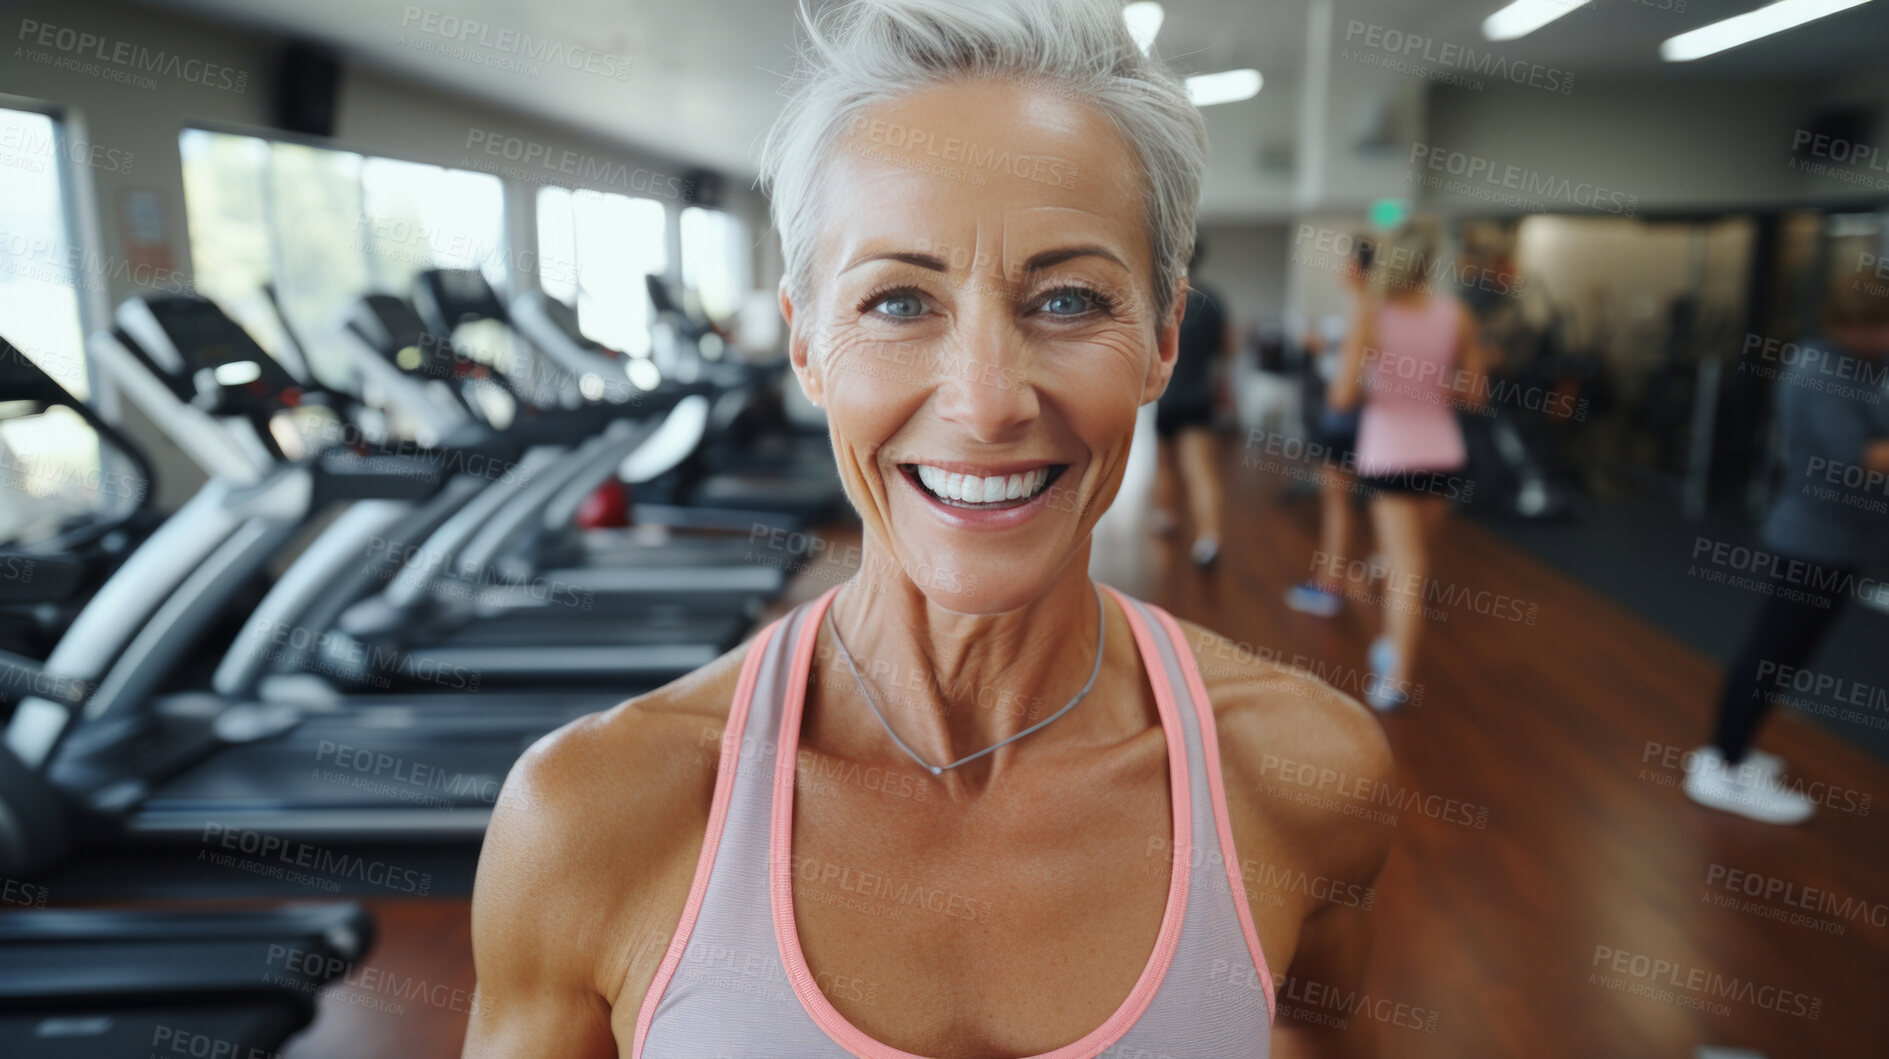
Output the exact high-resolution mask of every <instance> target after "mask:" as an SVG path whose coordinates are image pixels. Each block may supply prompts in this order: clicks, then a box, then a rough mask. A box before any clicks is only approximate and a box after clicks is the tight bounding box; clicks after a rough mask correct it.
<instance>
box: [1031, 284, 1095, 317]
mask: <svg viewBox="0 0 1889 1059" xmlns="http://www.w3.org/2000/svg"><path fill="white" fill-rule="evenodd" d="M1093 308H1095V295H1093V294H1090V293H1089V292H1088V291H1085V290H1077V289H1076V288H1074V287H1071V288H1069V289H1067V290H1059V291H1054V292H1052V293H1051V294H1050V295H1049V296H1048V297H1046V298H1044V299H1043V302H1042V309H1043V311H1044V312H1047V313H1049V314H1050V315H1051V316H1081V315H1082V314H1083V313H1086V312H1088V311H1089V310H1091V309H1093Z"/></svg>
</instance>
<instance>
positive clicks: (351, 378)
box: [0, 270, 841, 1056]
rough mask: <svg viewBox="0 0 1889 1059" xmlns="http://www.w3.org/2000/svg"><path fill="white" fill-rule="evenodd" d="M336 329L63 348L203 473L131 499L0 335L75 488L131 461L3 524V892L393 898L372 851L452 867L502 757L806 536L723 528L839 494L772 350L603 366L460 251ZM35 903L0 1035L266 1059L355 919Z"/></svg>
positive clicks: (752, 617) (108, 442) (813, 514)
mask: <svg viewBox="0 0 1889 1059" xmlns="http://www.w3.org/2000/svg"><path fill="white" fill-rule="evenodd" d="M651 294H652V297H653V298H654V299H655V301H656V308H657V309H658V311H659V312H660V313H665V314H669V315H671V316H675V317H680V316H681V315H682V314H681V313H680V312H679V310H678V309H677V308H676V303H675V300H674V299H673V298H668V297H666V292H664V291H662V290H661V289H660V288H658V287H656V286H655V285H654V283H652V291H651ZM470 322H486V323H488V324H490V325H494V326H499V327H503V328H505V329H506V333H507V334H508V335H509V336H510V338H511V340H512V341H511V342H510V347H511V348H510V355H511V363H510V364H509V366H508V368H507V370H503V371H501V370H495V368H494V366H493V365H492V364H491V363H488V362H486V361H484V360H481V359H479V358H478V357H474V356H468V355H466V353H465V351H464V350H463V349H462V347H461V346H460V345H459V344H457V343H455V341H454V337H455V334H456V333H459V332H460V330H461V328H462V327H463V325H465V324H467V323H470ZM704 334H705V331H704V329H702V328H700V327H691V326H690V325H689V321H687V320H686V319H682V320H680V322H679V324H678V325H677V326H674V327H673V329H672V334H671V337H672V338H673V337H676V336H680V337H681V338H683V339H684V340H686V341H687V342H688V344H689V346H690V348H691V349H693V350H699V349H700V342H699V339H701V338H702V337H703V336H704ZM332 337H335V338H337V339H338V341H335V342H331V343H330V344H329V348H330V349H334V350H342V351H344V353H343V356H344V357H345V358H346V370H345V371H344V372H339V373H337V372H335V371H332V370H331V371H330V372H329V376H330V377H329V378H327V379H325V380H322V379H317V378H316V377H315V375H314V374H313V373H312V372H310V371H309V370H308V367H307V358H306V357H304V356H302V355H301V354H300V351H299V348H298V347H296V346H295V345H294V344H291V345H290V346H289V347H286V348H288V350H289V353H288V355H285V356H284V357H283V358H282V359H281V360H277V359H275V358H273V357H271V356H270V355H269V354H268V353H266V352H265V351H264V350H263V349H262V348H261V347H260V346H259V345H258V344H257V343H256V342H255V341H254V340H253V339H252V338H251V336H250V335H249V334H248V333H246V332H245V331H244V329H243V328H242V327H240V326H239V325H237V324H236V323H235V322H234V321H232V320H231V319H230V317H229V316H227V315H226V314H225V313H224V312H223V311H222V310H221V309H220V308H219V307H218V306H216V305H215V304H213V303H212V302H210V301H208V300H205V299H202V298H198V297H195V296H183V295H166V296H152V297H140V298H134V299H132V300H130V301H127V302H125V303H124V304H123V305H121V306H120V307H119V308H118V310H117V312H116V313H115V326H114V327H113V328H111V329H110V330H109V331H102V332H100V333H98V334H95V335H94V336H93V337H92V339H91V340H90V341H89V342H88V352H89V355H90V360H91V363H92V364H93V366H94V368H95V370H97V371H98V372H99V373H101V374H102V375H103V376H105V377H107V378H109V380H110V383H111V385H112V386H113V387H114V388H115V390H116V391H117V392H118V393H119V394H121V395H122V396H123V397H124V398H125V399H127V400H128V401H129V402H130V403H131V404H133V405H135V406H136V407H137V409H138V410H139V411H140V412H141V413H142V415H143V416H144V418H146V419H147V420H149V421H150V423H151V424H152V425H154V426H155V427H156V428H157V429H158V430H160V431H162V432H163V434H164V435H165V436H166V437H167V438H168V440H169V441H170V442H171V443H172V444H173V445H174V446H175V447H176V449H177V450H178V451H180V452H182V453H183V454H184V455H185V456H186V457H188V458H189V459H190V460H192V461H194V462H195V463H196V464H198V465H199V466H200V467H201V468H202V469H203V470H204V471H205V472H206V474H207V475H208V482H207V483H206V484H205V485H204V486H203V487H202V488H201V489H200V490H198V491H197V493H196V494H195V495H194V496H193V497H191V498H190V499H189V500H188V501H187V502H185V503H183V504H182V506H180V507H179V508H178V509H177V510H176V511H175V512H174V513H172V514H170V515H169V516H168V517H165V518H162V519H161V520H157V519H155V518H154V517H153V516H151V515H150V514H149V511H148V508H149V496H150V494H151V492H153V490H152V489H151V488H149V485H150V482H149V478H150V476H149V462H148V461H147V460H145V459H144V458H142V457H140V456H138V455H137V453H136V449H135V446H134V445H132V444H131V443H130V442H129V441H128V440H126V439H125V438H124V437H123V436H122V435H121V434H120V433H119V432H117V431H115V430H113V429H112V428H111V426H110V425H109V424H106V423H104V422H103V421H101V420H99V418H98V417H97V416H96V415H94V414H93V413H92V411H91V410H90V409H89V408H87V407H86V406H85V405H84V403H83V402H80V401H77V400H75V399H74V398H73V397H72V396H71V395H70V394H68V393H66V392H65V391H64V390H63V389H61V388H60V387H59V386H58V385H57V384H56V383H54V382H53V381H52V380H51V379H49V378H47V377H46V376H45V375H44V374H43V373H42V372H40V371H39V370H38V369H37V368H35V367H34V366H33V364H32V363H31V362H30V361H29V360H28V359H27V358H25V357H24V356H22V355H21V354H20V353H19V352H18V351H17V350H15V349H14V348H12V347H11V346H0V415H6V414H11V415H35V414H46V413H48V411H49V410H51V409H54V408H64V409H66V410H68V411H69V412H70V413H73V414H76V415H78V416H79V417H81V418H82V419H84V420H85V422H86V423H87V424H88V425H90V426H91V427H92V428H93V429H94V430H95V432H96V433H97V434H98V436H99V437H100V440H101V444H100V449H101V453H102V455H101V462H102V464H103V465H104V466H106V467H108V468H117V469H118V470H117V471H116V472H114V471H106V472H103V473H101V475H100V480H101V481H102V482H106V483H108V484H111V483H118V484H122V483H124V482H131V481H137V480H139V479H141V478H142V479H143V480H144V481H145V483H146V485H145V487H144V488H142V489H141V490H132V491H135V492H138V496H139V497H140V498H142V502H140V503H133V504H130V505H120V506H121V507H124V506H129V507H130V509H131V510H130V511H129V512H126V511H123V510H120V511H115V512H113V513H111V514H110V515H108V516H107V515H101V516H98V517H97V518H95V519H93V520H92V523H91V524H90V525H86V524H84V523H85V520H83V519H81V520H79V522H80V524H79V525H70V524H63V525H61V526H60V527H59V528H58V531H57V532H55V533H53V534H51V535H50V536H48V537H45V538H44V539H41V540H38V541H37V542H26V541H13V542H10V543H6V544H0V564H5V565H0V569H5V570H13V571H21V570H25V571H32V572H34V573H37V574H38V576H31V575H29V576H27V577H24V578H22V577H18V576H9V577H4V578H0V608H4V609H5V610H6V611H8V612H11V613H14V614H15V615H16V616H17V615H18V614H21V613H25V614H30V615H35V616H37V618H38V619H39V620H40V621H41V622H42V624H43V625H44V626H46V627H45V628H44V629H42V630H41V632H42V633H43V638H42V642H43V643H44V644H45V645H46V646H47V647H49V649H48V650H44V651H33V650H30V649H27V648H25V647H24V646H23V644H24V643H25V642H26V641H25V639H20V638H16V639H15V640H13V641H11V646H12V647H13V648H16V649H9V650H0V701H4V702H5V704H6V708H7V714H6V720H5V739H4V748H3V749H0V880H4V881H5V883H6V885H7V886H8V887H9V889H10V890H13V891H16V892H17V893H18V894H25V895H27V896H28V897H29V898H30V897H31V896H32V895H34V894H37V895H38V896H39V897H41V898H43V897H44V896H45V895H47V894H51V895H52V896H53V897H55V898H58V899H60V902H59V903H60V904H64V903H65V901H64V898H66V897H68V896H73V895H77V896H80V897H83V898H87V899H90V898H107V899H125V898H131V899H136V898H149V897H154V896H200V895H201V894H202V893H204V892H205V886H204V880H205V879H206V878H208V879H211V880H213V881H214V882H213V883H212V884H211V885H210V886H209V889H210V890H212V891H214V890H216V889H217V884H218V883H229V882H231V881H232V880H235V881H236V885H237V890H238V891H239V892H242V893H244V894H245V895H246V896H258V895H259V894H263V895H267V896H271V897H279V896H282V895H284V894H299V895H303V896H307V895H308V894H309V889H308V878H309V876H311V875H312V876H314V877H317V878H318V879H319V877H321V875H322V873H323V872H324V871H326V872H327V873H328V876H329V879H330V881H329V882H328V883H327V884H326V885H325V886H324V887H322V888H321V889H323V890H325V891H326V892H335V891H337V890H339V891H345V892H346V893H347V894H355V895H358V894H363V893H365V894H380V895H383V896H388V897H400V896H411V895H413V887H412V886H411V885H410V883H411V878H412V876H413V874H414V873H413V872H412V871H407V872H406V874H405V876H403V877H402V878H403V879H404V880H405V881H404V883H396V882H395V881H393V878H394V876H393V871H394V869H393V868H392V867H390V866H392V865H395V864H396V863H400V864H412V863H416V862H417V863H429V864H431V863H437V864H441V865H445V866H447V868H446V869H444V870H446V871H447V873H448V874H449V875H450V876H453V877H454V878H457V879H460V880H461V881H462V882H463V880H464V879H469V871H470V865H471V863H472V862H473V860H474V859H475V858H476V850H477V846H478V843H479V841H480V839H481V838H482V836H483V834H484V829H485V826H486V823H487V821H488V820H489V817H490V813H491V809H492V802H493V800H494V799H495V797H496V793H497V791H498V788H499V785H500V783H502V781H503V779H504V777H505V774H506V772H507V771H508V770H509V769H510V767H511V765H512V764H513V762H514V761H515V760H516V759H517V758H518V756H519V755H520V754H521V753H522V752H523V751H524V750H525V749H526V748H527V747H529V746H530V745H531V743H532V742H534V741H535V740H537V739H538V738H539V737H541V736H542V735H543V734H545V733H546V732H548V731H550V730H551V729H553V728H556V727H557V726H559V725H561V724H563V723H564V722H566V721H568V720H570V719H572V718H575V717H577V716H580V715H582V714H585V713H588V712H592V711H595V710H598V709H602V708H606V707H608V706H610V705H612V704H614V703H616V702H619V701H621V700H623V699H624V698H626V697H629V696H631V695H634V694H636V693H638V692H640V691H644V690H647V689H650V688H653V687H657V686H660V685H661V684H663V683H666V682H668V681H669V680H671V679H674V678H675V677H677V676H680V675H681V674H683V673H686V672H688V671H690V670H692V669H695V668H697V667H699V666H700V665H702V664H704V663H705V662H707V661H709V660H711V659H713V658H714V657H716V656H717V655H718V654H720V653H722V652H724V651H726V650H727V649H729V648H731V647H733V646H735V645H736V644H737V643H738V642H739V641H740V640H741V639H743V638H744V637H745V636H747V635H748V634H749V632H751V631H752V629H753V628H754V627H755V624H756V622H757V620H758V619H759V618H760V617H761V616H762V614H763V611H764V609H765V608H766V606H767V605H768V604H769V603H770V602H771V601H772V600H773V599H774V597H776V596H777V595H778V594H779V593H781V592H782V591H783V589H784V588H785V584H786V580H787V577H788V574H789V572H790V570H791V569H792V568H793V567H794V566H795V565H796V563H797V561H798V560H799V559H800V558H801V556H799V555H797V554H796V553H794V552H792V551H790V550H775V549H772V548H767V547H762V548H758V549H757V548H756V547H755V546H754V545H753V544H751V543H750V542H751V541H755V540H757V539H762V538H765V540H767V541H782V540H804V539H805V537H804V536H802V535H798V534H783V533H781V532H780V531H782V530H792V529H794V528H795V527H797V526H799V525H801V524H802V523H803V522H805V521H807V520H809V519H813V518H818V517H820V516H822V515H823V514H825V513H827V512H829V511H832V510H835V509H836V506H837V504H838V503H839V501H840V500H841V493H840V490H839V485H838V482H837V477H836V476H835V474H834V472H833V470H832V460H831V455H830V451H828V450H827V449H826V447H825V446H826V443H825V439H824V437H823V436H821V435H819V434H817V433H815V432H813V431H811V430H801V431H795V430H794V429H792V427H791V426H790V425H789V426H783V425H782V424H783V422H784V421H783V419H782V417H781V416H780V415H779V414H778V413H777V412H770V411H769V408H770V402H771V401H773V400H776V399H777V396H778V387H779V383H780V374H779V372H778V371H773V372H769V371H765V370H761V369H756V368H751V367H747V366H744V365H736V364H732V363H723V362H716V361H712V360H709V359H707V358H704V357H701V356H700V355H699V353H698V354H697V355H695V356H693V357H676V356H671V357H670V358H669V360H668V362H667V364H666V365H665V366H664V367H657V363H658V362H655V361H652V360H649V359H645V358H631V357H623V356H620V355H617V354H615V353H614V352H613V351H611V350H608V349H606V348H604V347H602V346H600V345H598V344H597V343H595V342H592V341H590V340H589V339H587V338H585V336H584V335H583V334H582V333H581V331H580V330H579V329H578V327H577V326H576V319H575V314H574V313H573V312H572V311H571V309H570V308H569V307H568V306H565V305H563V304H561V303H558V302H555V301H552V300H550V299H548V298H545V297H543V296H541V295H531V296H526V297H524V298H521V299H519V300H518V301H516V302H515V303H513V304H511V305H505V304H504V303H503V302H501V300H500V299H499V298H498V296H497V295H496V293H495V292H494V291H493V289H492V288H491V286H490V285H489V284H488V283H487V282H486V280H485V279H484V277H483V276H482V275H480V274H479V273H477V272H471V271H458V270H435V271H431V272H426V273H422V274H421V275H420V276H419V277H418V279H417V280H416V284H415V288H414V292H413V297H412V299H411V300H407V299H402V298H399V297H395V296H391V295H370V296H368V297H366V298H363V299H362V300H361V301H360V302H359V303H357V304H356V305H354V306H352V307H351V308H350V310H349V311H348V312H347V313H345V314H344V317H343V319H342V320H341V321H340V322H339V323H338V325H337V327H336V334H335V336H332ZM665 368H666V369H667V370H665ZM337 374H338V375H340V376H342V377H339V378H336V377H333V376H336V375H337ZM5 459H6V457H5V455H4V453H0V462H5ZM0 470H4V468H0ZM20 477H21V476H20V475H19V474H17V473H16V474H14V475H13V476H12V478H13V479H14V480H18V479H19V478H20ZM0 486H4V481H0ZM106 491H107V492H111V491H113V490H110V489H108V490H106ZM117 491H118V492H120V493H125V492H127V491H126V490H117ZM613 502H614V503H613ZM612 506H615V507H618V508H619V509H620V510H618V511H617V512H616V514H617V515H618V516H621V515H623V514H624V513H625V512H633V513H634V517H633V518H632V519H630V520H628V521H627V524H623V525H616V526H612V527H609V528H597V526H596V524H597V523H599V522H603V523H609V522H618V523H624V522H625V521H626V520H624V519H623V518H621V517H618V518H615V519H612V518H610V517H608V509H609V508H611V507H612ZM600 511H603V512H604V514H603V515H602V516H600V515H599V512H600ZM68 522H70V520H68ZM153 524H154V525H153ZM580 526H590V527H591V528H579V527H580ZM364 763H371V765H370V767H367V768H363V764H364ZM389 766H390V767H389ZM429 858H431V859H429ZM272 859H273V861H274V863H271V861H272ZM373 865H378V866H379V868H378V869H374V868H371V867H367V868H364V866H373ZM311 866H313V867H311ZM285 868H286V869H287V870H286V871H285ZM297 874H299V875H300V876H301V880H300V881H301V885H299V886H298V885H290V884H280V885H278V884H276V883H262V884H260V885H261V887H262V888H261V890H257V889H256V887H257V886H258V881H257V880H258V879H259V878H263V877H266V878H269V879H278V880H279V879H282V878H284V877H285V876H294V875H297ZM376 874H378V877H375V878H370V876H376ZM429 877H430V875H429ZM167 880H168V881H167ZM448 885H451V884H450V883H449V884H448ZM166 886H168V887H169V889H168V890H167V889H166V888H165V887H166ZM272 887H273V888H272ZM245 888H247V889H245ZM434 892H437V891H434ZM36 903H38V902H37V901H33V900H26V901H20V900H15V899H12V898H9V899H8V901H6V902H0V1054H5V1055H9V1056H33V1055H58V1056H92V1055H100V1056H104V1055H126V1054H143V1053H145V1052H151V1051H156V1050H159V1049H158V1047H157V1046H159V1045H162V1044H163V1043H164V1042H166V1041H170V1042H173V1044H174V1043H175V1042H178V1041H189V1042H192V1043H193V1044H195V1043H198V1042H202V1043H204V1045H205V1046H206V1047H210V1048H211V1049H212V1050H213V1051H214V1052H215V1054H235V1055H249V1054H269V1053H271V1052H272V1050H273V1049H274V1048H275V1047H277V1046H278V1045H280V1044H281V1043H282V1042H283V1041H284V1040H286V1039H287V1038H288V1037H289V1036H290V1035H292V1034H293V1033H295V1032H297V1031H298V1030H299V1029H300V1028H302V1027H304V1026H305V1025H306V1024H307V1023H308V1022H309V1020H310V1019H311V1018H312V1017H313V1010H314V999H315V997H316V996H317V995H318V994H319V992H320V991H321V989H322V988H323V985H324V984H325V982H326V981H327V980H328V979H330V978H332V977H334V976H336V975H344V974H346V973H347V971H348V970H349V969H350V968H353V967H354V966H355V965H356V964H357V963H358V962H359V961H360V960H361V959H362V957H363V956H364V955H365V954H366V951H367V949H368V946H369V944H370V943H371V939H372V935H373V923H372V920H371V917H370V916H369V915H368V913H367V912H366V911H365V910H364V908H363V907H362V906H361V905H360V904H358V903H355V902H352V901H330V902H325V903H316V904H309V903H295V904H291V905H276V906H263V907H246V908H244V909H242V910H240V911H230V910H227V909H225V910H208V911H198V912H194V913H190V914H181V913H178V912H175V911H163V912H157V911H126V910H123V909H96V908H68V907H53V908H31V909H29V908H24V907H22V906H23V905H30V904H36ZM285 953H294V954H299V956H298V957H297V958H295V959H293V961H292V964H293V966H288V965H287V961H285V960H284V958H283V954H285ZM224 1045H227V1046H228V1048H229V1049H230V1050H229V1051H224V1050H222V1049H223V1046H224Z"/></svg>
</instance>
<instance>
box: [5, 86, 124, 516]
mask: <svg viewBox="0 0 1889 1059" xmlns="http://www.w3.org/2000/svg"><path fill="white" fill-rule="evenodd" d="M86 150H89V148H87V147H86V146H85V145H83V144H77V143H73V142H71V141H69V140H68V139H67V138H66V135H65V129H64V127H63V126H62V125H61V124H60V123H59V122H58V121H57V120H56V119H54V118H52V117H49V116H47V115H45V114H37V113H33V112H31V111H24V110H7V109H0V187H4V188H5V189H6V192H5V194H0V334H4V335H5V337H6V339H7V341H8V342H11V343H12V344H13V346H14V347H15V348H17V349H18V350H19V351H20V352H21V353H22V354H24V355H25V357H26V359H28V360H30V361H32V362H33V363H34V365H36V366H37V367H38V368H39V369H40V370H41V371H43V372H45V373H46V374H47V375H49V376H51V377H52V378H53V379H54V380H55V381H57V382H58V383H59V384H60V385H62V386H64V387H65V388H66V389H67V390H68V391H70V392H71V393H72V394H73V395H74V396H75V397H79V398H85V397H88V396H89V395H90V393H91V386H90V382H89V379H88V378H87V376H86V367H85V330H84V327H83V326H82V324H81V322H80V316H79V284H80V283H81V281H82V280H81V278H82V277H84V279H83V282H86V283H89V284H101V283H102V282H103V280H102V278H100V277H99V275H98V265H99V263H98V262H97V261H96V260H89V259H88V258H87V257H86V255H83V254H81V253H78V252H77V249H78V248H77V243H76V240H75V239H74V237H73V235H72V223H71V213H70V212H69V211H68V209H67V207H68V205H69V202H70V196H69V195H68V192H67V185H66V183H65V179H66V169H65V165H64V162H65V160H66V159H67V158H69V157H73V155H72V153H71V152H74V151H86ZM98 469H99V452H98V438H97V436H96V435H94V434H93V433H92V428H91V427H89V426H87V425H86V424H85V421H84V420H82V419H80V418H79V417H78V416H77V415H76V414H74V413H73V412H71V411H70V410H68V409H63V408H61V409H55V410H52V411H49V412H46V413H44V414H41V415H34V416H26V417H20V418H12V417H9V418H7V419H6V420H5V421H4V422H0V540H7V539H13V538H16V537H18V536H20V535H21V534H22V533H25V532H27V531H28V530H29V529H30V528H32V527H34V526H35V525H36V524H40V523H42V522H43V523H45V524H48V525H50V524H54V523H56V522H57V521H58V519H59V518H60V517H63V516H64V515H68V514H71V513H73V512H76V511H84V510H89V509H91V508H92V507H93V506H95V504H96V502H97V500H98V496H97V494H98V489H97V485H98V480H97V478H96V473H97V471H98ZM42 528H43V527H42Z"/></svg>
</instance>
